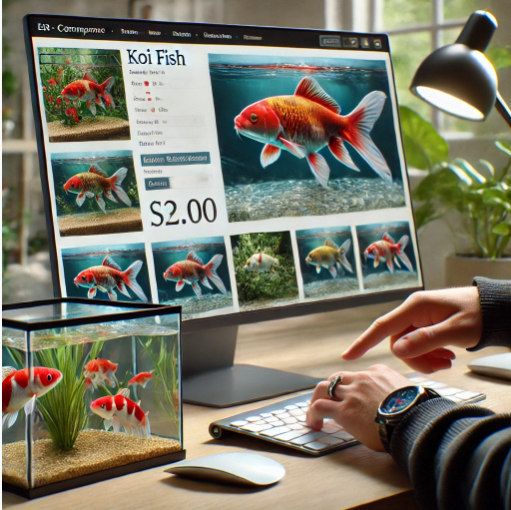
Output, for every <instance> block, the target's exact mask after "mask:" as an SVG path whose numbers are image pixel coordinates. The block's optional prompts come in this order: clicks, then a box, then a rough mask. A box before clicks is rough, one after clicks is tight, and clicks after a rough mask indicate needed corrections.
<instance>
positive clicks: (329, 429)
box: [321, 423, 341, 434]
mask: <svg viewBox="0 0 511 510" xmlns="http://www.w3.org/2000/svg"><path fill="white" fill-rule="evenodd" d="M339 430H341V426H340V425H337V424H335V425H334V424H333V423H329V424H328V425H325V426H324V427H323V428H322V429H321V431H322V432H326V433H327V434H333V433H334V432H338V431H339Z"/></svg>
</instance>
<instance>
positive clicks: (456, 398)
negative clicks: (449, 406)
mask: <svg viewBox="0 0 511 510" xmlns="http://www.w3.org/2000/svg"><path fill="white" fill-rule="evenodd" d="M445 398H447V399H449V400H451V401H452V402H455V403H456V404H460V403H461V402H463V399H461V398H458V397H457V396H454V395H451V396H450V397H445Z"/></svg>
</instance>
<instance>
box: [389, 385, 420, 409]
mask: <svg viewBox="0 0 511 510" xmlns="http://www.w3.org/2000/svg"><path fill="white" fill-rule="evenodd" d="M419 391H420V390H419V388H418V387H417V386H408V387H406V388H400V389H399V390H396V391H393V392H392V393H391V394H390V395H389V396H388V397H387V398H386V399H385V401H384V402H383V404H382V405H381V408H380V410H381V412H383V413H385V414H394V413H399V412H401V411H403V410H404V409H406V408H407V407H408V406H409V405H410V404H412V403H413V402H414V401H415V399H416V398H417V395H418V394H419Z"/></svg>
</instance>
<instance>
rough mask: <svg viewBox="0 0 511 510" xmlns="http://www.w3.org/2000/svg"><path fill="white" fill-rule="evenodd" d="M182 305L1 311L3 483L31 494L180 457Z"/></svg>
mask: <svg viewBox="0 0 511 510" xmlns="http://www.w3.org/2000/svg"><path fill="white" fill-rule="evenodd" d="M180 314H181V310H180V308H179V307H169V306H159V305H151V304H140V303H110V302H108V301H88V300H86V299H75V298H63V299H54V300H49V301H38V302H34V303H25V304H18V305H16V304H15V305H6V306H4V307H3V318H2V354H3V367H2V393H3V398H2V414H3V416H2V428H3V431H2V432H3V434H2V438H3V439H2V483H3V488H4V490H9V491H11V492H15V493H17V494H21V495H23V496H25V497H29V498H34V497H39V496H43V495H46V494H50V493H53V492H58V491H61V490H65V489H68V488H72V487H78V486H80V485H83V484H85V483H90V480H89V478H90V477H89V476H88V475H92V474H94V475H95V478H94V479H95V480H101V479H107V478H112V477H114V476H119V475H121V474H126V473H129V472H134V471H138V470H140V469H146V468H148V467H154V466H158V465H162V464H167V463H170V462H174V461H176V460H181V459H183V458H184V456H185V452H184V450H183V438H182V406H181V382H180V381H181V363H180V358H181V347H180V321H181V317H180Z"/></svg>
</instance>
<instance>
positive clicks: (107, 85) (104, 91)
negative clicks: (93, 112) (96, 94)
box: [100, 76, 115, 108]
mask: <svg viewBox="0 0 511 510" xmlns="http://www.w3.org/2000/svg"><path fill="white" fill-rule="evenodd" d="M114 82H115V78H114V77H113V76H110V78H108V79H107V80H105V81H104V82H103V83H102V84H101V85H100V86H101V95H102V96H103V97H104V98H108V99H109V106H110V108H115V103H114V98H113V97H112V94H110V89H111V88H112V86H113V84H114Z"/></svg>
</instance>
